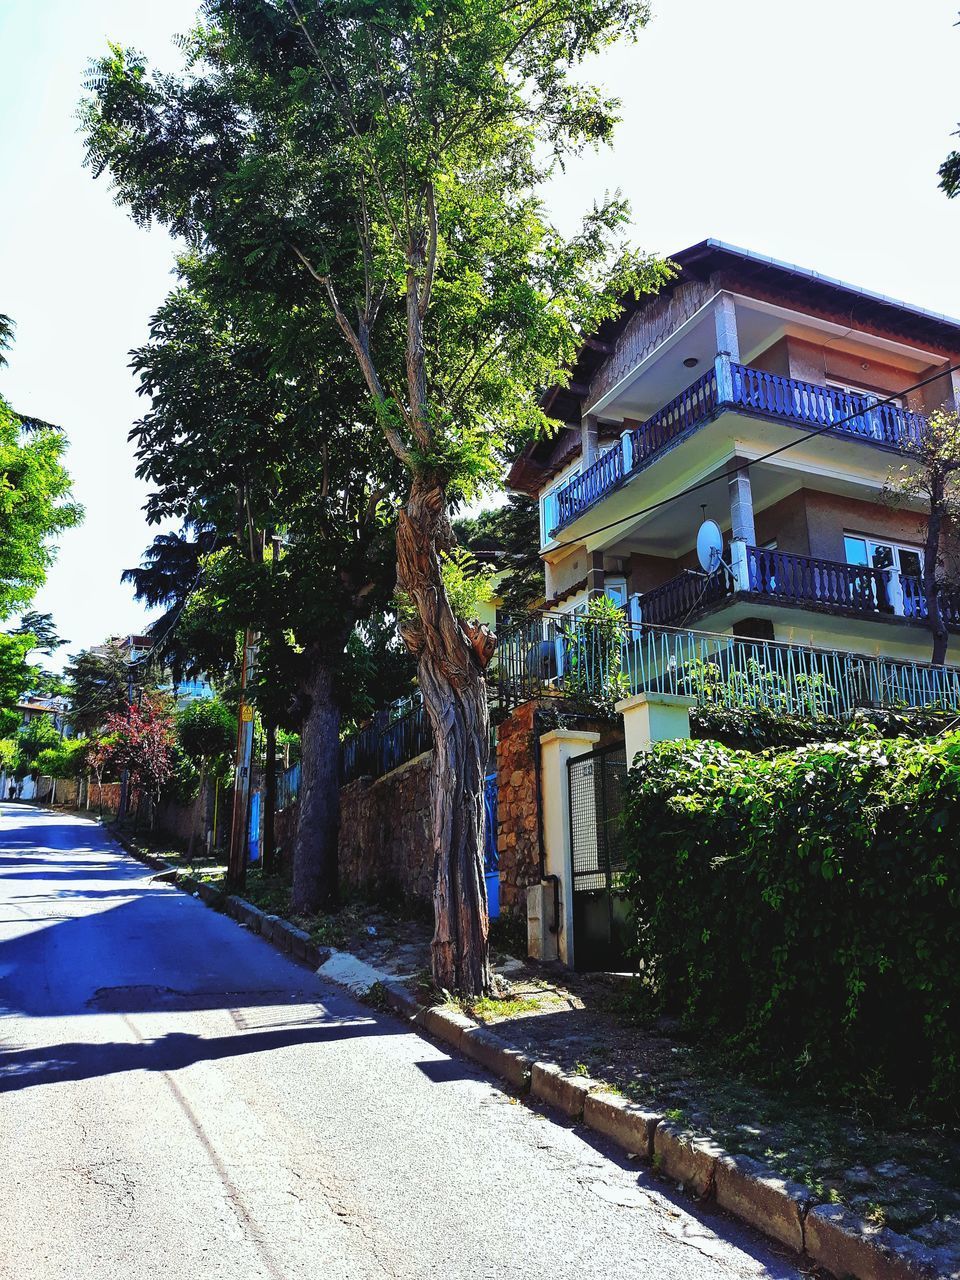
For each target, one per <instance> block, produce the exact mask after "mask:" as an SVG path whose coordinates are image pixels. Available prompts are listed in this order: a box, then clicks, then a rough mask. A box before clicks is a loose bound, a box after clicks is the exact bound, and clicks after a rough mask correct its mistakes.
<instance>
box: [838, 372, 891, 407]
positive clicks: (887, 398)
mask: <svg viewBox="0 0 960 1280" xmlns="http://www.w3.org/2000/svg"><path fill="white" fill-rule="evenodd" d="M827 386H828V387H833V388H834V390H835V391H845V392H846V393H847V395H850V396H867V397H868V398H869V399H871V400H883V401H884V402H885V403H887V404H891V405H893V406H894V407H895V408H897V409H902V408H903V397H902V396H897V395H892V394H890V393H888V392H886V391H876V390H871V389H870V388H869V387H858V386H857V384H856V383H855V382H840V381H839V380H838V379H836V378H827Z"/></svg>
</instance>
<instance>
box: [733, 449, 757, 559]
mask: <svg viewBox="0 0 960 1280" xmlns="http://www.w3.org/2000/svg"><path fill="white" fill-rule="evenodd" d="M743 462H744V459H743V458H738V457H736V455H734V459H733V465H734V466H738V467H740V470H738V471H734V472H732V473H730V474H729V475H728V476H727V491H728V493H729V495H730V537H731V538H733V539H739V540H740V541H742V542H746V543H747V544H748V546H751V547H755V546H756V545H757V531H756V528H755V527H754V523H753V490H752V488H751V487H750V472H749V471H747V470H746V469H745V468H744V467H742V465H741V464H742V463H743Z"/></svg>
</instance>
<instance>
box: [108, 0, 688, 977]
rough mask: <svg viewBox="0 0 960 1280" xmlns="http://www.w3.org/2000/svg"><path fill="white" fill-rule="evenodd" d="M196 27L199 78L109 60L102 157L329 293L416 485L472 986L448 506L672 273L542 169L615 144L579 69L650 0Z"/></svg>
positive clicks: (243, 17)
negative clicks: (561, 208) (631, 300)
mask: <svg viewBox="0 0 960 1280" xmlns="http://www.w3.org/2000/svg"><path fill="white" fill-rule="evenodd" d="M203 17H204V21H203V22H202V23H201V24H200V25H199V26H198V27H197V29H196V30H195V31H194V32H193V33H192V34H191V36H190V37H188V39H187V40H186V42H185V44H184V48H185V51H186V53H187V57H188V60H189V71H188V74H186V75H185V76H182V77H179V78H178V77H170V76H161V75H156V74H154V75H151V74H150V73H149V71H148V69H147V67H146V65H145V63H144V61H143V59H142V58H140V57H139V56H138V55H136V54H134V53H131V52H129V51H124V50H122V49H120V48H119V47H113V48H112V49H111V51H110V52H109V53H108V54H107V55H106V56H105V57H104V58H102V59H101V60H100V61H99V63H97V64H96V66H95V69H94V72H93V75H92V77H91V81H90V87H91V89H92V93H93V96H92V97H91V99H90V100H89V101H88V102H87V104H86V105H85V108H84V123H85V127H86V131H87V137H88V160H89V163H90V165H91V166H92V168H93V169H94V171H95V172H96V173H99V172H103V171H105V170H109V171H110V173H111V176H112V177H113V180H114V183H115V187H116V191H117V195H118V198H119V200H120V201H121V202H123V203H124V204H126V205H127V207H128V208H129V209H130V210H131V212H132V213H133V215H134V217H136V218H138V219H139V220H141V221H149V220H151V219H154V218H156V219H159V220H161V221H163V222H165V223H166V224H167V225H168V226H169V227H170V228H171V230H172V231H173V232H174V233H175V234H178V235H181V236H184V237H186V238H187V239H188V240H189V241H191V242H192V243H194V244H196V245H198V246H202V247H204V248H205V249H208V250H209V249H213V250H215V251H216V252H217V253H218V255H219V256H220V258H221V260H222V261H223V262H224V263H226V264H228V267H229V269H232V270H233V271H234V272H235V274H236V275H237V276H238V277H239V278H242V279H243V280H244V281H245V282H247V283H248V284H249V283H250V282H251V281H252V282H254V283H255V284H256V286H257V287H260V288H263V289H265V290H269V291H270V292H272V293H274V294H276V295H277V296H278V297H280V298H283V299H285V305H286V307H287V310H288V312H289V313H290V314H292V315H295V314H296V311H297V309H298V308H299V307H302V306H307V307H309V308H310V309H311V311H312V312H313V311H314V309H315V305H316V300H317V299H319V300H321V301H322V302H323V303H324V305H325V307H326V309H327V315H328V317H329V327H331V328H333V329H334V331H335V332H337V333H338V334H339V336H340V339H341V341H342V343H343V350H344V352H345V353H348V354H349V355H350V356H351V357H352V358H353V360H354V361H355V367H356V369H357V371H358V373H359V375H360V376H361V377H362V380H363V385H364V387H365V389H366V393H367V398H368V402H369V404H370V406H371V408H372V411H373V425H374V426H375V429H376V431H377V432H378V433H379V436H380V438H381V440H382V441H383V442H385V447H386V448H388V449H389V451H390V452H391V453H392V455H393V456H394V457H395V458H396V459H397V460H398V462H399V463H400V464H402V466H403V468H404V470H405V473H406V477H407V480H406V485H407V492H406V500H405V503H404V507H403V509H402V511H401V512H400V515H399V519H398V526H397V571H398V579H399V585H400V588H401V591H402V594H403V597H404V600H405V601H406V605H405V607H404V610H403V614H404V623H403V627H402V631H403V636H404V639H405V641H406V643H407V646H408V648H409V649H410V651H411V653H412V654H413V655H414V656H415V657H416V659H417V661H418V667H419V680H420V686H421V689H422V691H423V694H424V697H425V702H426V706H427V711H428V713H429V715H430V719H431V723H432V726H433V730H434V738H435V741H436V744H437V747H436V752H435V759H434V771H435V772H434V788H433V840H434V855H435V865H436V871H437V876H436V887H435V911H436V933H435V937H434V945H433V962H434V975H435V978H436V980H437V981H438V982H439V983H440V984H441V985H442V986H444V987H448V988H462V989H468V990H474V991H476V990H481V989H484V988H485V987H486V986H487V984H488V982H489V968H488V963H487V943H486V933H487V917H486V906H485V898H484V881H483V868H482V826H483V803H482V794H481V793H482V779H483V774H484V771H485V767H486V750H487V741H488V716H487V704H486V689H485V683H484V667H485V665H486V664H487V662H488V661H489V659H490V656H491V654H492V651H493V646H494V641H493V639H492V638H491V637H489V636H488V635H486V634H485V633H484V632H483V631H482V629H479V628H477V627H476V626H474V625H473V624H472V623H471V620H470V619H467V618H460V617H458V616H457V615H456V613H455V611H454V609H453V608H452V607H451V602H450V600H449V599H448V597H447V594H446V591H445V588H444V583H443V578H442V573H441V563H442V556H443V553H444V551H446V550H448V549H449V547H450V546H451V542H452V535H451V530H450V525H449V518H448V511H449V506H450V503H451V502H453V501H456V500H458V499H459V498H462V497H464V496H471V495H473V494H474V493H476V492H477V491H478V489H480V488H482V487H483V486H485V485H490V484H494V483H497V482H498V480H499V476H500V474H501V469H502V464H503V460H504V457H505V455H506V454H507V453H508V452H509V451H510V450H511V449H512V448H513V447H514V446H515V445H517V444H518V443H519V442H520V441H521V440H523V439H525V438H526V437H527V436H528V435H529V434H530V433H532V432H535V431H537V430H544V429H548V426H549V424H548V422H547V419H546V417H545V415H544V413H543V411H542V409H541V407H540V403H539V397H540V393H541V391H542V390H543V388H544V387H546V386H548V385H550V384H552V383H554V382H557V381H563V380H564V379H565V377H566V376H567V374H566V372H565V371H566V369H567V368H568V366H569V364H570V362H571V361H572V358H573V356H574V353H575V351H576V349H577V347H578V344H579V343H580V342H581V340H582V338H583V337H584V335H587V334H589V333H590V332H591V331H592V330H593V329H595V328H596V326H597V325H598V324H599V323H600V322H601V321H602V320H603V319H605V318H606V317H609V316H611V315H613V314H615V313H616V312H617V310H618V308H619V306H620V305H621V299H622V297H623V295H624V293H625V292H628V291H631V290H632V291H637V290H640V289H649V288H656V287H657V285H658V284H659V283H660V281H662V280H663V279H664V278H665V276H666V274H667V269H666V267H665V266H664V265H663V264H662V263H660V262H659V261H657V260H655V259H653V258H650V257H648V256H645V255H642V254H638V253H636V252H634V251H631V250H630V249H628V248H627V246H626V245H625V243H624V242H623V238H622V236H623V228H624V224H625V221H626V217H627V211H626V207H625V205H624V203H623V202H622V200H620V199H619V198H618V197H616V196H614V197H612V198H605V199H603V200H601V201H600V202H599V203H597V204H596V205H595V206H594V207H593V208H592V210H591V211H590V212H589V213H588V214H587V216H586V218H585V220H584V223H583V226H582V227H581V229H580V230H579V231H578V232H577V233H576V234H575V235H573V236H570V237H566V236H563V235H561V234H560V233H559V232H558V231H557V230H556V228H555V227H553V226H552V225H551V223H550V220H549V218H548V217H547V214H546V211H545V209H544V208H543V205H542V203H541V202H540V200H539V198H538V196H537V194H536V191H537V188H538V185H539V184H540V182H541V181H542V180H543V179H544V178H545V177H546V176H547V174H548V173H549V171H550V168H551V166H553V165H555V164H558V163H562V161H563V159H564V157H565V156H567V155H569V154H571V153H573V152H575V151H577V150H579V149H580V148H582V147H583V146H586V145H593V144H597V143H600V142H604V141H606V140H607V139H608V138H609V137H610V135H611V133H612V130H613V127H614V124H615V121H616V103H615V102H613V101H611V100H609V99H606V98H604V96H603V95H602V94H601V93H600V92H599V91H597V90H596V89H594V88H593V87H592V86H589V85H585V84H583V83H581V82H580V80H579V79H578V77H577V75H576V71H577V69H578V68H579V66H580V64H582V63H583V61H584V59H586V58H587V57H589V56H590V55H592V54H595V53H597V52H598V51H599V50H601V49H602V48H603V47H604V46H606V45H607V44H609V43H611V42H612V41H614V40H617V39H619V38H623V37H626V38H632V37H634V36H635V35H636V34H637V33H638V31H639V30H640V28H641V27H642V26H643V24H644V23H645V21H646V19H647V6H646V4H645V3H643V2H642V0H517V3H514V4H509V5H503V4H502V3H500V2H499V0H452V2H451V3H444V4H442V5H434V6H428V5H422V4H414V5H411V4H410V3H409V0H376V2H374V0H361V2H360V3H359V4H358V3H357V0H323V3H318V0H301V3H299V4H298V3H296V2H295V0H207V3H206V4H204V6H203ZM321 346H322V348H323V349H324V350H326V349H327V341H326V339H324V340H323V341H322V342H321Z"/></svg>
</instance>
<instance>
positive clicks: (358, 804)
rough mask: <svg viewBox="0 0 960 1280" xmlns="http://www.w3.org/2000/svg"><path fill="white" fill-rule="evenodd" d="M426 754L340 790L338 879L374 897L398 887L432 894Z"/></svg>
mask: <svg viewBox="0 0 960 1280" xmlns="http://www.w3.org/2000/svg"><path fill="white" fill-rule="evenodd" d="M432 763H433V752H432V751H428V752H425V753H424V754H423V755H421V756H417V758H416V759H415V760H411V761H410V762H409V763H408V764H405V765H402V766H401V767H400V768H399V769H394V770H393V772H392V773H388V774H385V775H384V777H382V778H377V779H375V780H374V781H370V780H369V779H366V778H358V779H357V781H356V782H351V783H350V784H349V786H346V787H344V788H343V790H342V791H341V792H340V883H341V885H342V887H343V888H344V890H346V891H349V890H351V889H353V890H357V891H358V892H362V893H368V894H372V895H376V894H377V893H378V892H383V891H387V892H391V891H395V890H399V891H400V892H402V893H404V894H408V895H410V896H411V897H415V898H423V899H425V900H427V901H431V900H432V898H433V856H432V854H431V847H430V846H431V840H430V768H431V765H432Z"/></svg>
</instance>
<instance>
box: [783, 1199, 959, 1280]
mask: <svg viewBox="0 0 960 1280" xmlns="http://www.w3.org/2000/svg"><path fill="white" fill-rule="evenodd" d="M804 1240H805V1244H806V1250H807V1253H808V1255H809V1256H810V1257H811V1258H812V1259H813V1261H814V1262H816V1263H818V1264H819V1265H820V1266H822V1267H826V1268H827V1270H828V1271H832V1272H833V1274H834V1275H835V1276H855V1277H856V1280H943V1277H944V1272H943V1271H942V1270H941V1268H940V1264H939V1261H938V1259H937V1256H936V1255H935V1253H934V1252H933V1251H932V1250H929V1249H926V1248H924V1246H923V1245H920V1244H917V1243H916V1241H914V1240H908V1239H907V1238H906V1237H905V1236H900V1235H897V1234H896V1233H895V1232H893V1231H889V1230H887V1229H886V1228H876V1227H870V1226H869V1225H868V1224H867V1223H865V1222H864V1221H863V1220H862V1219H861V1218H858V1217H857V1216H856V1214H853V1213H851V1212H850V1211H849V1210H848V1209H845V1208H843V1206H842V1205H838V1204H822V1205H818V1206H817V1207H816V1208H815V1209H811V1210H810V1212H809V1213H808V1214H807V1217H806V1221H805V1223H804Z"/></svg>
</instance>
